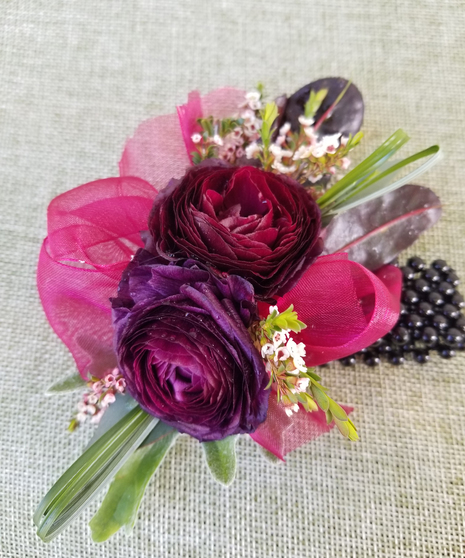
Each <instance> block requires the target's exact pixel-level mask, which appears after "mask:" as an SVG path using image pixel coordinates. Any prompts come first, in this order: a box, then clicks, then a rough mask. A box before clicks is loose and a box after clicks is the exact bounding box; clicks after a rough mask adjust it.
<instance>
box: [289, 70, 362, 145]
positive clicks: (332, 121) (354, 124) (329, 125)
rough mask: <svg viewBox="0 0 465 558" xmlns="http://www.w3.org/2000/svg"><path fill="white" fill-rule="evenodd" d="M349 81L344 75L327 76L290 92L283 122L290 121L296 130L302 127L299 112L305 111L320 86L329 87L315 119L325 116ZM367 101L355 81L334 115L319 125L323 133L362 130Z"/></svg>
mask: <svg viewBox="0 0 465 558" xmlns="http://www.w3.org/2000/svg"><path fill="white" fill-rule="evenodd" d="M346 85H347V80H346V79H344V78H324V79H319V80H317V81H312V83H309V84H308V85H305V86H304V87H302V88H301V89H299V90H298V91H297V92H296V93H294V94H293V95H291V96H290V97H289V99H288V100H287V104H286V108H285V110H284V113H283V116H282V122H283V123H284V122H290V124H291V126H292V129H293V130H294V131H297V130H298V129H299V128H300V124H299V120H298V118H299V116H301V115H302V114H303V113H304V107H305V103H306V102H307V101H308V97H309V95H310V91H314V92H315V93H316V92H318V91H320V90H321V89H327V90H328V93H327V95H326V97H325V99H324V101H323V103H322V104H321V106H320V108H319V109H318V111H317V112H316V114H315V122H318V120H319V119H320V118H321V117H322V116H323V114H324V113H325V112H326V111H327V110H328V109H329V108H330V107H331V105H332V104H333V103H334V102H335V101H336V99H337V97H338V95H339V94H340V93H341V92H342V91H343V89H344V87H345V86H346ZM363 112H364V105H363V99H362V95H361V93H360V91H359V90H358V89H357V87H355V85H354V84H353V83H352V84H351V85H350V86H349V88H348V89H347V91H346V92H345V93H344V96H343V97H342V99H341V100H340V101H339V103H338V104H337V105H336V107H335V108H334V110H333V112H332V114H331V116H329V117H328V118H327V119H326V120H325V121H324V122H323V124H322V125H321V126H320V127H319V132H320V134H322V135H330V134H338V133H339V134H342V135H344V136H348V135H350V134H352V135H353V136H354V135H355V134H356V133H357V132H358V131H359V130H360V128H361V126H362V122H363Z"/></svg>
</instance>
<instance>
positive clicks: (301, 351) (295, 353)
mask: <svg viewBox="0 0 465 558" xmlns="http://www.w3.org/2000/svg"><path fill="white" fill-rule="evenodd" d="M286 347H287V349H288V350H289V353H290V354H291V356H292V357H293V358H294V357H304V356H306V355H307V353H306V350H305V343H299V344H297V343H296V342H295V341H294V339H289V341H288V342H287V345H286Z"/></svg>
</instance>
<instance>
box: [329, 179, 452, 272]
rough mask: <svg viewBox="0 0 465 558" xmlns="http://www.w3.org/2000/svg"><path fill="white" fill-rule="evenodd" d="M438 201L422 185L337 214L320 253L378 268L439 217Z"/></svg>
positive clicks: (391, 193) (401, 189)
mask: <svg viewBox="0 0 465 558" xmlns="http://www.w3.org/2000/svg"><path fill="white" fill-rule="evenodd" d="M441 211H442V210H441V202H440V201H439V198H438V197H437V196H436V194H435V193H434V192H432V191H431V190H430V189H429V188H425V187H424V186H415V185H414V184H406V185H405V186H402V187H401V188H399V189H397V190H394V191H393V192H389V193H388V194H385V195H384V196H380V197H379V198H376V199H375V200H372V201H369V202H366V203H363V204H361V205H359V206H357V207H354V208H353V209H349V210H348V211H345V212H344V213H341V214H340V215H338V216H337V217H334V219H333V220H332V221H331V223H330V225H329V226H328V227H327V228H326V229H325V231H324V243H325V248H324V252H323V253H324V254H333V253H334V252H348V254H349V258H350V259H351V260H352V261H355V262H358V263H361V264H363V265H364V266H365V267H367V268H368V269H378V268H379V267H381V266H382V265H383V264H386V263H389V262H390V261H392V260H393V259H394V258H395V257H396V256H397V255H398V254H399V253H400V252H402V251H403V250H405V249H406V248H408V247H409V246H410V245H411V244H413V243H414V242H415V240H416V239H417V238H418V237H419V236H420V234H421V233H422V232H423V231H425V230H427V229H429V228H430V227H432V226H433V225H434V224H435V223H436V221H438V219H439V217H440V216H441Z"/></svg>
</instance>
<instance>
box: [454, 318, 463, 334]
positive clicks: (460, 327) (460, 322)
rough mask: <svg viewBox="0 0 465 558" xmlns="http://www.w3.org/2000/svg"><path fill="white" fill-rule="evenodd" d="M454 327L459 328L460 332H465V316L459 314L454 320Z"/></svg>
mask: <svg viewBox="0 0 465 558" xmlns="http://www.w3.org/2000/svg"><path fill="white" fill-rule="evenodd" d="M454 327H456V328H457V329H459V330H460V331H461V332H462V333H465V317H463V316H460V317H459V318H458V320H456V322H455V324H454Z"/></svg>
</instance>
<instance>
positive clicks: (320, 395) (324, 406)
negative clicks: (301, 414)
mask: <svg viewBox="0 0 465 558" xmlns="http://www.w3.org/2000/svg"><path fill="white" fill-rule="evenodd" d="M312 393H313V396H314V397H315V401H316V402H317V403H318V407H320V409H321V410H322V411H325V412H326V411H327V410H328V409H329V401H330V399H329V397H328V396H327V395H326V393H325V392H324V391H321V389H319V388H318V387H317V386H316V385H315V384H312Z"/></svg>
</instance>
